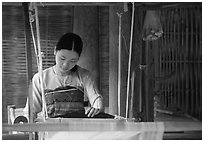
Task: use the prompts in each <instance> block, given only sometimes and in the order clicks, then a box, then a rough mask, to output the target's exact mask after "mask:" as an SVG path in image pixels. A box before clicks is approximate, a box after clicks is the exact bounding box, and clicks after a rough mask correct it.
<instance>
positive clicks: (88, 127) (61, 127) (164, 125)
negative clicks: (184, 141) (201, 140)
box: [2, 118, 202, 139]
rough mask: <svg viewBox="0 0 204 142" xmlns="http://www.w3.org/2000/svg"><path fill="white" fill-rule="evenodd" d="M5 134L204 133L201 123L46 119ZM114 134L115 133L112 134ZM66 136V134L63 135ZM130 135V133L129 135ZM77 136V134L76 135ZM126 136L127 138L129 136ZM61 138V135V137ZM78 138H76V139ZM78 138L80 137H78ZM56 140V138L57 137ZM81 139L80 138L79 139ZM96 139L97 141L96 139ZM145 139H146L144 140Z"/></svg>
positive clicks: (16, 126)
mask: <svg viewBox="0 0 204 142" xmlns="http://www.w3.org/2000/svg"><path fill="white" fill-rule="evenodd" d="M157 128H159V129H157ZM2 130H3V132H8V131H20V132H40V131H68V133H69V134H70V133H73V134H74V133H75V132H77V136H78V135H79V134H82V133H87V132H88V133H89V132H90V133H91V134H93V135H94V136H97V134H102V135H103V137H102V136H100V138H102V139H117V137H113V136H115V135H114V133H117V132H120V134H127V135H128V133H129V132H132V133H131V135H132V134H133V135H134V136H133V135H132V137H129V138H128V137H123V139H125V138H126V139H141V137H139V136H138V135H137V134H138V132H140V133H145V132H148V133H149V134H150V135H151V134H153V133H154V135H155V134H156V133H157V132H160V133H161V134H162V135H163V132H166V133H168V132H189V131H202V125H201V123H198V122H196V123H193V122H182V123H181V122H140V123H134V122H127V121H125V120H109V119H102V120H101V119H65V118H57V119H46V121H45V122H44V123H37V124H32V123H30V124H23V125H22V124H14V125H8V124H3V129H2ZM111 132H113V133H111ZM107 133H109V134H110V133H111V135H112V137H109V138H107ZM61 134H64V133H61ZM129 134H130V133H129ZM75 135H76V133H75ZM127 135H126V136H127ZM59 136H60V135H59ZM75 138H76V137H75ZM77 138H78V137H77ZM146 138H147V139H154V138H155V139H161V138H162V136H161V135H160V137H159V138H158V137H151V136H149V137H148V134H147V135H146ZM55 139H56V137H55ZM78 139H79V138H78ZM95 139H97V138H96V137H95ZM143 139H144V138H143Z"/></svg>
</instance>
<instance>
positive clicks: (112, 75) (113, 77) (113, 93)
mask: <svg viewBox="0 0 204 142" xmlns="http://www.w3.org/2000/svg"><path fill="white" fill-rule="evenodd" d="M117 12H118V7H117V6H110V7H109V37H110V38H109V47H110V48H109V113H110V114H115V115H117V113H118V108H117V105H118V102H117V100H118V97H117V92H118V91H117V84H118V82H117V76H118V72H117V69H118V66H117V62H118V49H117V48H118V16H117Z"/></svg>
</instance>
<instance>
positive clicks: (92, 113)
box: [85, 107, 102, 117]
mask: <svg viewBox="0 0 204 142" xmlns="http://www.w3.org/2000/svg"><path fill="white" fill-rule="evenodd" d="M101 111H102V110H101V109H97V108H93V107H89V108H88V109H87V110H86V112H85V114H86V115H87V116H88V117H93V116H95V115H97V114H99V113H100V112H101Z"/></svg>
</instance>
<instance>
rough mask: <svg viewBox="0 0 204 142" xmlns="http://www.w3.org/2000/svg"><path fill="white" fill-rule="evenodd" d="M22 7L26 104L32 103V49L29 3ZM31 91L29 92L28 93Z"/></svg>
mask: <svg viewBox="0 0 204 142" xmlns="http://www.w3.org/2000/svg"><path fill="white" fill-rule="evenodd" d="M22 5H23V8H24V26H25V27H24V28H25V39H26V40H25V43H26V46H25V47H26V63H27V80H28V82H27V84H28V98H29V99H28V101H29V102H28V104H32V103H31V101H32V91H31V92H30V85H31V82H32V77H33V72H32V50H31V39H30V38H31V31H30V21H29V8H28V5H29V3H27V2H26V3H22ZM30 93H31V94H30ZM28 112H29V123H33V115H32V111H31V108H30V107H29V111H28ZM29 139H30V140H32V139H33V134H32V133H31V132H30V133H29Z"/></svg>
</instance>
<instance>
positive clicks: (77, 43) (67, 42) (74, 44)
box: [56, 33, 83, 56]
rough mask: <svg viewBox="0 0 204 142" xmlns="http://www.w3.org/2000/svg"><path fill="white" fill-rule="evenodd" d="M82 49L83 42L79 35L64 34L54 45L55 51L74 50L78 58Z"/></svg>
mask: <svg viewBox="0 0 204 142" xmlns="http://www.w3.org/2000/svg"><path fill="white" fill-rule="evenodd" d="M82 48H83V42H82V39H81V37H80V36H79V35H77V34H74V33H66V34H64V35H63V36H62V37H61V38H60V39H59V41H58V43H57V45H56V51H58V50H61V49H67V50H74V51H75V52H77V53H78V54H79V56H80V54H81V52H82Z"/></svg>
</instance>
